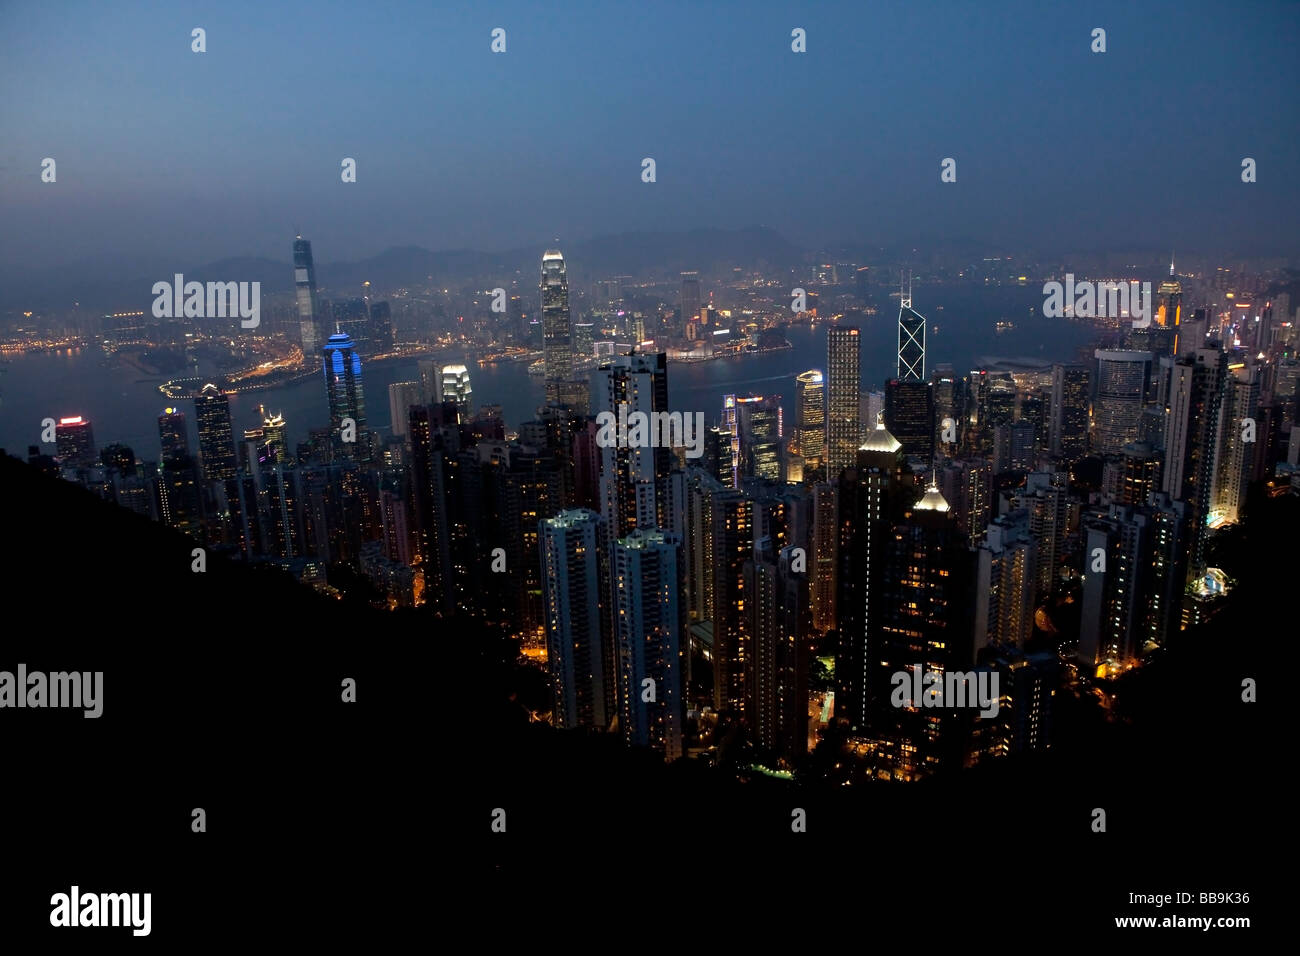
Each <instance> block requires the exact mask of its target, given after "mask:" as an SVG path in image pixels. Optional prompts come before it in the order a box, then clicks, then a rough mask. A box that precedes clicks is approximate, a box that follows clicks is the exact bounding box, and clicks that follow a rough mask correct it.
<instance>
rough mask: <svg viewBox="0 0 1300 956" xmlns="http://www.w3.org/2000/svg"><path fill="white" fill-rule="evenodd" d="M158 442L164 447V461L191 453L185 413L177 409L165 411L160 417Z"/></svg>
mask: <svg viewBox="0 0 1300 956" xmlns="http://www.w3.org/2000/svg"><path fill="white" fill-rule="evenodd" d="M158 440H159V443H160V444H161V446H162V459H161V460H162V461H166V460H167V459H168V458H173V457H175V456H176V455H188V454H189V453H190V436H189V430H188V428H187V427H186V422H185V413H184V412H182V411H180V410H179V409H176V408H167V409H164V410H163V413H162V414H161V415H159V416H158Z"/></svg>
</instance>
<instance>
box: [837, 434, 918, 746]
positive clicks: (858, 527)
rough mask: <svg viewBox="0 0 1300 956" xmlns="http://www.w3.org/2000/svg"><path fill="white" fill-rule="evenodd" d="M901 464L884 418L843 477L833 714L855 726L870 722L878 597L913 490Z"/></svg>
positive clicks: (900, 449)
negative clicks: (905, 482)
mask: <svg viewBox="0 0 1300 956" xmlns="http://www.w3.org/2000/svg"><path fill="white" fill-rule="evenodd" d="M903 467H904V456H903V446H902V444H901V443H900V442H899V441H898V439H897V438H895V437H894V436H893V435H891V434H890V433H889V430H888V429H886V428H885V423H884V420H883V418H881V419H877V421H876V427H875V428H874V429H873V430H872V432H871V433H870V434H869V435H868V436H867V440H866V441H865V442H863V444H862V447H861V448H859V449H858V454H857V460H856V463H855V465H854V467H853V468H850V469H847V470H845V472H844V473H843V474H842V475H841V477H840V484H839V495H838V502H839V522H838V526H839V536H840V537H839V542H838V544H837V548H836V557H837V561H838V567H837V568H836V583H837V586H838V594H837V595H836V598H835V616H836V623H837V624H838V627H839V632H840V660H839V662H838V663H837V664H836V667H835V670H836V676H837V678H838V680H839V685H840V687H839V692H838V693H837V695H836V698H835V716H836V717H837V718H843V719H845V720H847V721H848V723H849V726H850V727H851V728H853V727H856V728H859V729H861V728H865V727H866V726H867V724H868V715H869V712H870V710H871V708H872V698H873V696H874V694H875V693H876V692H877V690H878V689H877V688H875V686H874V682H875V673H874V663H873V662H874V661H876V660H877V659H878V658H879V654H878V651H879V648H877V647H875V646H874V645H875V643H876V642H875V641H874V640H873V638H872V635H873V634H875V633H876V632H877V631H878V629H879V627H880V623H879V616H880V613H881V604H880V602H879V601H878V600H876V598H877V595H878V593H879V592H880V590H881V589H882V588H883V587H884V582H883V579H884V576H885V574H886V570H887V569H886V563H885V554H886V552H887V551H888V550H889V548H890V546H891V545H890V542H889V538H890V536H891V534H892V528H893V522H894V520H895V519H896V518H897V517H898V516H899V515H901V513H902V509H903V507H904V505H905V504H906V503H907V502H906V501H905V500H904V498H905V497H908V496H910V494H911V492H910V489H907V488H905V487H904V486H903V478H902V475H903Z"/></svg>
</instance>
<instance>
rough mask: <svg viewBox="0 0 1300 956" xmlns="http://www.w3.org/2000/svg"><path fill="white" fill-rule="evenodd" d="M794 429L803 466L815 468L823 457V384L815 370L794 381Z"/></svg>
mask: <svg viewBox="0 0 1300 956" xmlns="http://www.w3.org/2000/svg"><path fill="white" fill-rule="evenodd" d="M794 395H795V428H796V429H797V432H796V435H797V437H798V448H797V451H798V453H799V454H800V455H801V456H802V457H803V460H804V465H805V466H806V467H808V468H817V467H819V466H820V465H821V464H822V462H823V461H824V460H825V458H826V385H825V382H824V379H823V376H822V373H821V372H820V371H818V370H817V369H810V370H809V371H807V372H801V373H800V374H799V375H798V376H797V377H796V378H795V380H794Z"/></svg>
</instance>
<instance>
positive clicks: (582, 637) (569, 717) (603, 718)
mask: <svg viewBox="0 0 1300 956" xmlns="http://www.w3.org/2000/svg"><path fill="white" fill-rule="evenodd" d="M599 525H600V516H599V515H598V514H596V513H595V512H594V511H589V510H587V509H582V508H580V509H575V510H572V511H562V512H560V514H558V515H556V516H555V517H554V518H547V519H544V520H543V521H542V522H541V535H540V547H541V559H542V575H541V577H542V596H543V604H544V612H543V613H544V618H545V625H546V644H547V668H548V669H549V671H550V675H551V689H552V692H553V694H554V700H555V703H554V709H553V711H552V714H553V718H552V720H553V723H554V724H555V726H556V727H592V728H595V729H597V730H603V729H604V728H605V726H606V725H607V724H608V723H609V716H608V715H607V714H606V712H605V699H606V694H605V681H606V679H607V678H608V679H610V680H612V679H613V677H614V675H612V674H610V675H606V673H605V664H604V654H603V653H602V649H601V640H602V632H601V621H600V605H601V598H600V583H599V577H600V575H599V561H598V541H599V537H600V534H599Z"/></svg>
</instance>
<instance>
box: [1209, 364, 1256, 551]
mask: <svg viewBox="0 0 1300 956" xmlns="http://www.w3.org/2000/svg"><path fill="white" fill-rule="evenodd" d="M1224 384H1225V390H1224V395H1223V412H1222V419H1223V424H1222V427H1221V428H1220V429H1219V438H1218V456H1217V457H1218V460H1217V462H1216V464H1215V476H1214V491H1213V502H1212V503H1211V506H1210V524H1211V526H1212V527H1213V526H1218V525H1222V524H1236V523H1237V522H1238V521H1240V520H1241V519H1242V517H1243V516H1244V512H1245V507H1246V486H1247V484H1248V483H1249V482H1250V480H1251V479H1250V475H1251V472H1252V471H1253V468H1254V453H1255V449H1256V448H1257V447H1258V444H1259V443H1260V442H1261V441H1263V440H1264V438H1265V437H1266V436H1265V435H1263V434H1261V433H1260V428H1259V422H1258V421H1257V420H1256V419H1257V418H1258V413H1259V366H1257V365H1255V364H1253V363H1250V362H1247V361H1243V360H1242V359H1240V358H1238V359H1236V360H1235V361H1231V362H1229V364H1228V375H1227V378H1226V379H1225V383H1224ZM1247 420H1249V424H1247ZM1247 437H1249V438H1250V439H1251V441H1246V440H1245V439H1246V438H1247Z"/></svg>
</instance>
